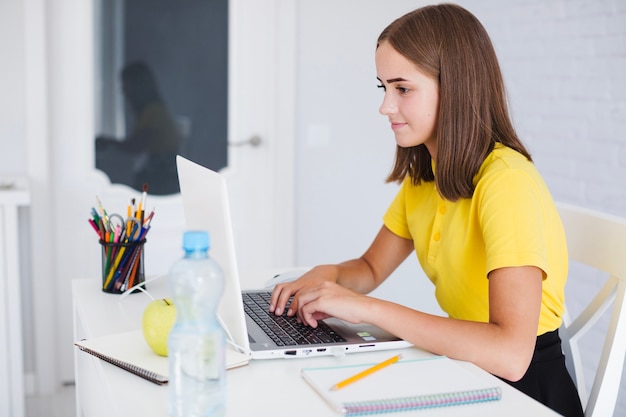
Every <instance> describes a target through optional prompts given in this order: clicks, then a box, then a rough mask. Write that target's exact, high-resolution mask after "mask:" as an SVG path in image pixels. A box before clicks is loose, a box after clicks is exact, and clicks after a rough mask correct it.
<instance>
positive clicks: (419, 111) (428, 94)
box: [376, 42, 439, 158]
mask: <svg viewBox="0 0 626 417" xmlns="http://www.w3.org/2000/svg"><path fill="white" fill-rule="evenodd" d="M376 73H377V76H378V81H380V85H379V87H380V88H382V89H383V90H384V91H385V97H384V99H383V103H382V105H381V106H380V109H379V111H380V114H382V115H383V116H387V117H388V118H389V121H390V122H391V129H392V130H393V132H394V134H395V136H396V143H397V144H398V146H401V147H403V148H407V147H411V146H417V145H421V144H424V145H426V148H428V151H429V152H430V155H431V157H432V158H435V155H436V152H437V142H436V126H437V112H438V108H439V83H438V82H437V80H435V79H433V78H432V77H431V76H429V75H426V74H425V73H423V72H421V71H419V70H418V69H417V68H416V66H415V65H414V64H413V63H412V62H411V61H409V60H408V59H406V58H405V57H404V56H402V55H401V54H400V53H399V52H397V51H396V50H395V49H393V47H392V46H391V45H389V43H388V42H383V43H381V44H380V45H379V46H378V48H377V49H376Z"/></svg>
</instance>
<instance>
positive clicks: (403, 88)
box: [396, 87, 411, 94]
mask: <svg viewBox="0 0 626 417" xmlns="http://www.w3.org/2000/svg"><path fill="white" fill-rule="evenodd" d="M396 89H397V90H398V91H399V92H400V93H401V94H406V93H408V92H409V91H411V90H409V89H408V88H406V87H396Z"/></svg>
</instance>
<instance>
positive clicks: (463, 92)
mask: <svg viewBox="0 0 626 417" xmlns="http://www.w3.org/2000/svg"><path fill="white" fill-rule="evenodd" d="M382 42H388V43H389V45H391V46H392V47H393V48H394V49H395V50H396V51H397V52H398V53H400V54H401V55H403V56H404V57H405V58H407V59H408V60H409V61H411V62H413V63H414V64H415V65H416V66H417V67H418V69H419V70H420V71H423V72H425V73H426V74H429V75H431V76H432V77H433V78H434V79H435V80H438V81H439V94H440V98H439V115H438V120H437V130H436V140H437V156H436V160H435V165H436V170H437V176H436V177H435V175H434V173H433V170H432V165H431V156H430V153H429V152H428V150H427V149H426V146H425V145H423V144H422V145H419V146H414V147H410V148H402V147H400V146H397V148H396V158H395V162H394V167H393V169H392V171H391V173H390V174H389V176H388V177H387V182H392V181H397V182H401V181H402V180H403V179H404V178H405V177H406V176H407V175H409V176H410V177H411V179H412V180H413V182H414V183H415V184H419V183H420V182H421V181H426V182H429V181H435V182H436V186H437V190H438V191H439V193H440V194H441V196H442V197H444V198H446V199H448V200H450V201H456V200H458V199H459V198H469V197H471V196H472V194H473V193H474V183H473V179H474V176H475V175H476V174H477V173H478V170H479V168H480V166H481V164H482V163H483V161H484V160H485V158H486V157H487V155H488V154H489V152H491V151H492V150H493V148H494V145H495V143H496V142H500V143H502V144H504V145H506V146H508V147H510V148H513V149H515V150H516V151H518V152H520V153H521V154H523V155H524V156H525V157H526V158H528V160H531V161H532V159H531V157H530V154H529V152H528V151H527V150H526V148H525V147H524V145H523V144H522V142H521V141H520V140H519V138H518V137H517V134H516V133H515V129H514V128H513V125H512V123H511V119H510V117H509V111H508V107H507V101H506V91H505V88H504V82H503V80H502V74H501V72H500V66H499V64H498V59H497V57H496V53H495V50H494V48H493V45H492V44H491V40H490V39H489V35H488V34H487V31H486V30H485V28H484V27H483V26H482V24H481V23H480V22H479V21H478V19H477V18H476V17H475V16H474V15H473V14H472V13H470V12H469V11H467V10H465V9H464V8H462V7H460V6H457V5H454V4H441V5H435V6H426V7H423V8H420V9H417V10H414V11H412V12H410V13H408V14H406V15H404V16H402V17H400V18H398V19H396V20H395V21H394V22H392V23H391V24H390V25H389V26H387V28H385V30H383V32H382V33H381V34H380V36H379V37H378V42H377V47H378V45H380V44H381V43H382Z"/></svg>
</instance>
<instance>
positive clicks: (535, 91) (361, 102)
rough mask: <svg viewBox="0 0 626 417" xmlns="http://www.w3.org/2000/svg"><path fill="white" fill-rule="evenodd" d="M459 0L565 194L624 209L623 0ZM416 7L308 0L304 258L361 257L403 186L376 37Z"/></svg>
mask: <svg viewBox="0 0 626 417" xmlns="http://www.w3.org/2000/svg"><path fill="white" fill-rule="evenodd" d="M459 3H460V4H462V5H464V6H466V7H467V8H469V9H470V10H471V11H473V12H474V13H475V14H476V15H477V16H478V17H479V18H480V19H481V20H482V22H483V23H484V24H485V26H486V27H487V30H488V31H489V32H490V34H491V36H492V40H493V41H494V43H495V45H496V49H497V50H498V53H499V56H500V59H501V64H502V68H503V71H504V74H505V78H506V81H507V85H508V88H509V92H510V96H511V103H512V110H513V114H514V117H515V122H516V126H517V128H518V131H519V133H520V135H521V136H522V137H523V138H524V140H525V141H526V142H527V144H528V145H529V147H530V150H531V151H532V152H533V154H534V157H535V160H536V162H537V165H538V167H539V169H540V170H541V172H542V173H543V174H544V176H545V178H546V181H547V182H548V185H549V186H550V187H551V189H552V191H553V193H554V195H555V197H556V198H557V199H560V200H565V201H569V202H574V203H578V204H581V205H584V206H588V207H593V208H599V209H602V210H605V211H608V212H611V213H614V214H618V215H621V216H624V217H626V187H625V185H624V183H625V179H626V138H625V137H624V132H625V131H626V80H625V78H624V75H623V74H626V2H624V1H619V0H612V1H611V0H595V1H593V2H591V1H584V0H570V1H566V0H554V1H551V2H544V1H540V0H508V1H499V0H480V1H478V0H474V1H468V0H465V1H459ZM419 4H420V2H418V1H407V0H395V1H393V2H388V1H384V0H379V1H368V2H365V1H362V0H361V1H358V0H351V1H349V0H343V1H341V2H339V1H336V0H318V1H315V2H312V1H302V0H301V1H300V2H299V7H300V18H299V22H298V24H299V27H300V29H301V33H300V35H299V39H298V42H299V57H298V65H299V70H298V77H299V78H298V106H299V107H298V116H297V125H298V131H297V138H296V139H297V146H298V148H297V152H296V158H297V162H298V178H297V184H298V185H297V204H298V207H299V209H298V213H297V216H298V225H297V235H298V236H299V239H298V242H297V253H298V263H300V264H315V263H319V262H332V261H337V260H342V259H345V258H348V257H352V256H355V255H358V254H360V253H361V252H362V251H363V250H364V249H365V248H366V245H367V244H368V243H369V241H371V239H372V238H373V236H374V234H375V233H376V231H377V229H378V227H379V226H380V218H381V216H382V213H383V211H384V209H385V208H386V206H387V204H388V202H389V200H390V199H391V197H392V195H393V194H394V186H391V185H384V184H383V179H384V177H385V175H386V174H387V172H388V170H389V168H390V166H391V160H392V156H393V138H392V136H391V134H390V132H389V131H388V130H387V125H386V122H385V120H384V118H383V117H382V116H379V115H378V114H377V109H378V105H379V100H380V98H381V97H380V93H379V92H378V91H377V89H376V88H375V85H376V80H375V71H374V65H373V51H374V43H375V39H376V37H377V36H378V34H379V32H380V30H382V28H383V27H384V26H385V25H386V24H387V23H389V22H390V21H391V20H392V19H393V18H395V17H397V16H399V15H400V14H401V13H403V12H405V11H408V10H411V9H413V8H415V7H417V6H419ZM23 10H24V9H23V4H22V2H20V1H11V0H0V54H2V56H3V57H4V58H5V59H4V60H3V64H2V69H1V70H0V91H2V94H1V95H0V115H1V116H0V179H1V178H2V177H3V176H7V175H13V174H23V175H26V174H27V162H30V161H31V160H32V159H33V158H32V156H30V155H27V148H26V133H25V130H26V126H25V123H26V122H25V120H26V117H25V111H26V110H25V108H24V107H25V94H26V93H25V89H26V86H25V85H24V73H25V64H24V56H23V53H22V51H23V48H22V46H23V43H24V37H25V33H24V28H25V19H24V16H23ZM574 272H576V271H574ZM398 275H399V277H398V278H397V279H398V280H403V281H402V282H404V283H406V284H407V285H415V290H414V291H415V295H414V294H412V293H410V292H406V293H404V292H403V293H402V294H398V293H397V292H395V293H394V292H393V291H392V290H391V289H387V288H384V289H383V290H384V295H388V296H390V297H397V298H399V299H402V300H407V302H408V303H411V302H412V303H416V302H419V303H422V304H421V305H424V306H426V309H436V306H435V305H434V304H433V303H432V302H430V303H429V302H428V301H427V299H428V298H429V297H430V294H431V293H432V290H430V289H429V288H428V286H424V285H423V284H424V283H423V280H420V279H419V278H418V279H414V275H416V276H418V277H419V272H418V271H417V269H416V268H415V265H414V263H413V265H407V266H406V267H405V269H403V271H401V273H400V274H398ZM576 279H578V276H574V278H573V280H576ZM573 280H572V281H573ZM413 281H420V283H417V282H415V283H413ZM592 285H593V284H592V283H590V282H583V283H582V284H581V285H578V286H575V287H576V288H573V289H572V288H568V296H569V299H570V301H573V302H574V303H577V302H579V301H580V299H582V298H584V295H585V294H586V293H587V287H589V286H592ZM394 286H395V285H394ZM420 294H423V297H421V298H420V297H418V296H419V295H420ZM31 365H32V364H31ZM624 386H626V385H625V384H624V383H623V384H622V390H621V392H622V393H624V392H626V391H625V389H624V388H623V387H624ZM625 402H626V395H622V399H621V403H620V407H621V408H619V409H618V410H617V411H616V414H615V415H626V405H625Z"/></svg>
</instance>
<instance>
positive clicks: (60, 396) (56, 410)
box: [26, 385, 76, 417]
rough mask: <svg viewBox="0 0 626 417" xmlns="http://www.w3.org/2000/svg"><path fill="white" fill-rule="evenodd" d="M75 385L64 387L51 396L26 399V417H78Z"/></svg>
mask: <svg viewBox="0 0 626 417" xmlns="http://www.w3.org/2000/svg"><path fill="white" fill-rule="evenodd" d="M75 398H76V397H75V389H74V386H73V385H68V386H63V387H61V388H59V390H58V391H57V392H56V393H55V394H53V395H49V396H37V397H26V417H76V399H75Z"/></svg>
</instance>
